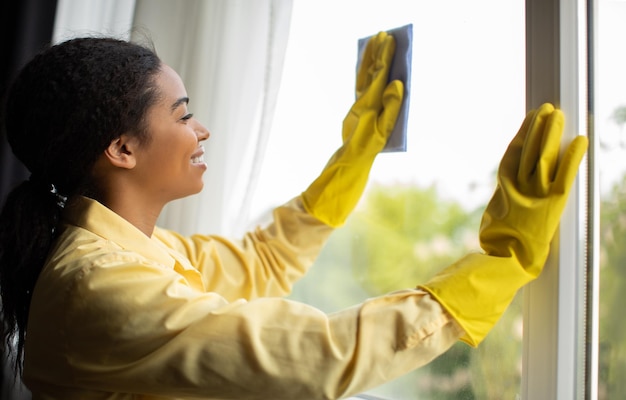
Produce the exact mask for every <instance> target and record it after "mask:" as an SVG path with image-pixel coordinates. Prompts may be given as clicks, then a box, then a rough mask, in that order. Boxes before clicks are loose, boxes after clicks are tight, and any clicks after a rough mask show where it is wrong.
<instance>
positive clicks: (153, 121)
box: [135, 64, 210, 203]
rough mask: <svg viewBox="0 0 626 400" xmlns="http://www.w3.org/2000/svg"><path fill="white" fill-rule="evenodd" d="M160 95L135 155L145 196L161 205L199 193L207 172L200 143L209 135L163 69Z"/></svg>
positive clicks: (182, 88) (159, 77)
mask: <svg viewBox="0 0 626 400" xmlns="http://www.w3.org/2000/svg"><path fill="white" fill-rule="evenodd" d="M156 85H157V88H158V90H159V92H160V96H159V97H158V100H157V102H156V103H155V105H153V106H152V107H151V108H150V109H149V111H148V113H147V127H148V136H149V140H148V141H147V143H145V144H144V145H143V146H142V147H141V148H140V149H139V151H138V152H137V153H136V159H137V164H136V167H135V168H136V172H137V173H139V174H140V180H139V182H141V185H142V186H143V185H145V188H144V189H146V194H147V195H149V196H156V197H155V198H153V199H155V200H159V201H163V202H164V203H166V202H168V201H171V200H174V199H177V198H181V197H185V196H188V195H190V194H194V193H197V192H199V191H200V190H201V189H202V187H203V181H202V174H203V173H204V171H206V169H207V165H206V163H205V162H204V159H203V155H204V148H203V147H202V146H201V144H200V143H201V141H203V140H206V139H208V137H209V135H210V134H209V131H208V130H207V129H206V128H205V127H204V126H202V124H200V122H198V121H197V120H196V119H195V118H193V116H192V115H191V114H190V112H189V110H188V108H187V104H188V102H189V99H188V97H187V91H186V90H185V86H184V85H183V82H182V80H181V79H180V77H179V76H178V74H177V73H176V72H175V71H174V70H173V69H172V68H170V67H169V66H167V65H165V64H164V65H163V66H162V68H161V72H159V73H158V74H157V76H156Z"/></svg>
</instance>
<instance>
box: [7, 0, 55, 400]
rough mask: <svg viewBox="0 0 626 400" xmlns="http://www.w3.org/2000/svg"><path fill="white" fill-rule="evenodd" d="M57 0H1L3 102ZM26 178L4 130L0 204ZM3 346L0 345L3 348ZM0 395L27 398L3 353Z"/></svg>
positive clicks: (44, 40) (46, 38)
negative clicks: (14, 379) (15, 381)
mask: <svg viewBox="0 0 626 400" xmlns="http://www.w3.org/2000/svg"><path fill="white" fill-rule="evenodd" d="M56 6H57V1H56V0H2V6H1V7H2V8H1V9H0V29H1V32H2V34H1V35H0V60H1V62H0V64H1V65H2V67H1V68H2V69H1V77H0V79H1V80H0V85H2V86H0V90H1V93H2V101H3V103H4V98H5V94H6V91H7V88H8V87H9V85H10V82H11V80H12V79H13V78H14V77H15V75H16V73H17V71H18V70H19V69H20V68H21V67H22V66H23V65H24V64H25V63H26V62H27V61H28V60H29V59H30V58H32V57H33V56H34V55H35V54H36V53H37V52H39V50H41V49H42V48H43V47H45V46H47V45H48V44H49V43H50V42H51V40H52V30H53V27H54V16H55V13H56ZM27 177H28V171H27V170H26V168H24V166H23V165H22V164H21V163H20V162H19V161H18V160H17V159H16V158H15V157H14V156H13V153H12V152H11V149H10V148H9V146H8V143H7V140H6V135H5V134H4V129H2V135H1V140H0V204H4V201H5V199H6V196H7V195H8V193H9V192H10V191H11V189H12V188H13V187H14V186H15V185H16V184H18V183H19V182H21V181H22V180H24V179H25V178H27ZM3 347H4V346H0V349H2V348H3ZM0 366H3V368H2V374H1V375H0V379H1V380H0V398H2V399H3V400H5V399H6V400H23V399H30V394H29V393H28V391H27V390H26V389H24V388H22V387H21V385H20V383H19V382H18V383H14V382H13V370H12V368H10V363H9V362H7V360H6V356H5V355H4V354H2V362H0Z"/></svg>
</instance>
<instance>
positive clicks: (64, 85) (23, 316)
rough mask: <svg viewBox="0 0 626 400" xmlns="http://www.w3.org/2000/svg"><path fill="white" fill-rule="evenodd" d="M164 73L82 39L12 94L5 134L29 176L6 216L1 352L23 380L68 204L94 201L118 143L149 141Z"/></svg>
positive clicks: (117, 47) (146, 60) (123, 49)
mask: <svg viewBox="0 0 626 400" xmlns="http://www.w3.org/2000/svg"><path fill="white" fill-rule="evenodd" d="M160 68H161V61H160V59H159V58H158V56H157V55H156V54H155V52H154V51H153V50H152V49H149V48H146V47H144V46H141V45H138V44H134V43H130V42H126V41H122V40H117V39H113V38H78V39H72V40H69V41H66V42H63V43H60V44H58V45H55V46H52V47H49V48H48V49H46V50H44V51H43V52H41V53H40V54H38V55H37V56H35V57H34V58H33V59H32V60H31V61H30V62H29V63H28V64H26V66H25V67H24V68H23V69H22V70H21V71H20V73H19V74H18V76H17V77H16V79H15V80H14V82H13V84H12V86H11V87H10V89H9V91H8V94H7V98H6V104H5V110H4V112H3V115H4V121H3V129H5V133H6V137H7V139H8V142H9V144H10V146H11V149H12V151H13V153H14V154H15V155H16V157H17V158H18V159H19V160H20V161H21V162H22V163H24V165H25V166H26V168H28V170H29V171H30V172H31V178H30V179H29V180H27V181H24V182H22V183H21V184H19V185H18V186H17V187H16V188H14V189H13V191H12V192H11V193H10V194H9V196H8V197H7V200H6V202H5V204H4V206H3V208H2V211H1V213H0V295H1V296H2V312H1V314H0V315H1V323H0V334H2V337H3V338H4V341H0V343H5V345H6V348H5V354H9V353H10V352H11V351H12V350H13V351H12V354H13V355H14V362H15V366H16V373H17V372H18V371H21V366H22V360H23V348H24V340H25V337H26V325H27V321H28V310H29V306H30V300H31V294H32V291H33V288H34V285H35V282H36V280H37V278H38V276H39V273H40V271H41V269H42V267H43V265H44V263H45V261H46V258H47V256H48V253H49V252H50V248H51V247H52V244H53V242H54V240H55V237H56V235H57V234H58V230H57V224H58V221H59V218H60V215H61V211H62V205H63V202H62V201H60V199H62V197H61V195H62V196H63V197H70V198H71V197H72V196H75V195H80V194H89V193H91V192H94V191H97V188H94V183H93V181H94V180H93V179H92V174H91V171H92V169H93V166H94V164H95V162H96V160H97V159H98V157H99V156H100V155H101V154H102V153H103V151H104V150H105V149H106V147H107V146H108V145H109V143H111V141H113V140H115V139H116V138H118V137H119V136H120V135H122V134H130V135H137V137H139V138H140V140H141V141H142V142H144V143H145V142H147V141H149V137H148V134H147V132H146V121H145V116H146V113H147V111H148V109H149V108H150V106H151V105H153V104H154V103H155V102H156V101H157V99H158V96H159V92H158V90H157V88H156V86H155V77H156V74H157V73H158V72H159V71H160ZM51 189H53V190H51ZM51 191H52V192H56V193H51ZM14 342H17V347H16V348H15V349H13V347H14V346H13V345H12V344H13V343H14Z"/></svg>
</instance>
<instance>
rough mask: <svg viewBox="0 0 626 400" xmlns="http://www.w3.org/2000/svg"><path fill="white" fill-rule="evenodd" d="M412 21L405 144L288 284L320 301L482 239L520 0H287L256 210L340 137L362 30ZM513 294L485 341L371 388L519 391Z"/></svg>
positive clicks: (433, 266)
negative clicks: (303, 272)
mask: <svg viewBox="0 0 626 400" xmlns="http://www.w3.org/2000/svg"><path fill="white" fill-rule="evenodd" d="M329 10H330V11H331V12H329ZM408 23H412V24H413V37H414V40H413V41H414V44H413V68H412V87H411V90H412V94H411V111H410V114H409V134H408V139H407V142H408V151H407V152H406V153H383V154H380V155H379V156H378V158H377V160H376V162H375V164H374V167H373V169H372V173H371V176H370V185H369V186H368V188H367V190H366V193H365V195H364V197H363V199H362V202H361V203H360V205H359V207H358V208H357V210H356V211H355V213H354V214H353V215H352V216H351V218H350V219H349V221H348V223H347V224H346V225H345V226H344V227H343V228H342V229H341V230H338V231H336V232H335V233H334V234H333V236H332V238H331V240H330V242H329V243H328V245H327V246H326V248H325V250H324V251H323V253H322V254H321V256H320V258H319V260H318V262H317V263H316V265H315V266H314V267H313V269H312V271H311V272H310V273H309V275H307V277H306V278H305V279H304V280H303V281H301V282H299V283H298V284H297V285H296V288H295V290H294V294H293V297H294V298H296V299H298V300H302V301H305V302H308V303H311V304H314V305H316V306H318V307H319V308H321V309H322V310H325V311H328V312H331V311H333V310H337V309H340V308H344V307H348V306H351V305H353V304H355V303H357V302H360V301H362V300H364V299H365V298H367V297H370V296H373V295H378V294H383V293H387V292H389V291H392V290H395V289H399V288H406V287H413V286H415V285H417V284H418V283H422V282H424V281H425V280H426V279H427V278H428V277H429V276H431V275H432V274H434V273H435V272H436V271H438V270H439V269H441V268H443V267H445V266H446V265H448V264H450V263H452V262H453V261H455V260H456V259H458V258H459V257H461V256H462V255H463V254H465V253H467V252H468V251H471V250H475V249H477V248H478V243H477V232H478V224H479V222H480V216H481V215H482V210H483V209H484V206H485V205H486V203H487V201H488V200H489V198H490V196H491V194H492V192H493V189H494V187H495V171H496V169H497V166H498V163H499V161H500V157H501V155H502V154H503V153H504V150H505V149H506V146H507V145H508V143H509V141H510V140H511V139H512V137H513V136H514V135H515V133H516V132H517V130H518V128H519V125H520V124H521V122H522V119H523V117H524V115H525V101H526V100H525V94H524V93H525V72H524V71H525V62H524V60H525V57H524V54H525V36H524V3H523V1H520V0H518V1H512V2H502V1H499V0H481V1H476V2H466V1H461V0H457V1H452V2H414V1H411V0H405V1H388V2H387V1H386V2H380V1H362V0H356V1H342V2H333V1H321V2H320V1H318V2H295V3H294V8H293V15H292V22H291V32H290V38H289V40H290V42H289V47H288V50H287V58H286V64H285V69H284V76H283V81H282V86H281V93H280V95H279V99H278V106H277V107H278V108H277V115H276V116H275V120H274V127H273V133H272V137H270V142H269V144H268V153H267V154H266V156H265V160H266V163H265V165H264V166H263V169H262V171H261V178H260V179H261V181H260V182H259V185H258V187H259V188H270V187H271V188H272V190H271V191H267V190H265V191H263V192H259V193H257V198H256V199H255V201H253V204H254V205H255V206H257V207H258V210H257V213H260V212H263V210H264V209H270V208H271V207H273V206H275V205H278V204H280V203H281V202H282V201H284V200H285V199H286V198H288V196H292V195H294V194H297V193H299V192H301V191H302V190H304V189H306V187H307V186H308V184H309V182H311V181H312V180H313V179H314V178H315V177H316V176H317V174H318V173H319V172H320V171H321V169H322V167H323V166H324V165H325V163H326V161H327V160H328V158H329V157H330V156H331V154H332V153H333V152H334V151H335V149H336V148H338V147H339V145H340V140H341V121H342V120H343V117H344V116H345V114H346V113H347V112H348V109H349V108H350V106H351V105H352V102H353V100H354V79H355V64H356V55H357V39H358V38H361V37H366V36H370V35H372V34H374V33H376V32H377V31H379V30H387V29H392V28H396V27H399V26H403V25H406V24H408ZM537 105H538V104H537ZM365 248H367V251H365V250H364V249H365ZM521 308H522V301H521V296H519V298H518V299H517V300H516V301H515V303H514V304H513V305H512V306H511V308H510V310H509V311H508V312H507V313H506V315H505V316H504V317H503V318H502V320H501V321H500V322H499V323H498V325H497V327H496V328H495V329H494V331H493V332H492V333H491V334H490V335H489V337H488V339H487V340H486V341H485V342H484V343H483V344H482V345H481V346H480V348H478V349H475V350H474V349H470V348H469V347H468V346H466V345H465V344H461V343H459V344H457V345H455V346H454V347H453V348H452V349H451V350H450V351H449V352H447V353H446V354H444V355H443V356H442V357H440V358H438V359H437V360H436V361H435V362H433V363H432V364H430V365H429V366H426V367H424V368H421V369H419V370H418V371H415V372H414V373H411V374H409V375H408V376H406V377H404V378H400V379H398V380H397V381H394V382H392V383H390V384H388V385H386V386H383V387H381V388H378V389H375V390H374V391H372V392H371V394H374V395H376V396H380V397H383V398H389V399H391V398H393V399H417V398H419V399H425V398H438V399H490V398H498V399H500V398H510V399H514V398H516V396H518V395H519V393H520V385H521V372H522V311H521Z"/></svg>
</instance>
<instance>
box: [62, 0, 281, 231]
mask: <svg viewBox="0 0 626 400" xmlns="http://www.w3.org/2000/svg"><path fill="white" fill-rule="evenodd" d="M292 1H293V0H255V1H249V0H60V1H59V5H58V10H57V26H56V27H55V39H56V41H59V40H62V39H66V38H69V37H74V36H80V35H84V34H88V35H97V34H99V35H113V36H116V37H121V38H128V37H129V35H131V36H132V37H131V38H132V39H133V40H137V41H140V42H145V41H146V40H148V41H151V42H152V43H153V44H154V47H155V49H156V51H157V53H158V54H159V56H160V57H161V59H162V60H163V61H164V62H165V63H166V64H168V65H170V66H171V67H172V68H174V69H175V70H176V71H177V72H178V73H179V74H180V76H181V77H182V79H183V81H184V82H185V86H186V88H187V92H188V94H189V97H190V98H191V102H190V107H189V108H190V110H191V111H192V112H193V113H194V115H195V116H196V117H197V118H198V119H199V120H200V121H201V122H202V123H203V124H204V125H205V126H206V127H207V128H208V129H209V131H210V132H211V138H210V139H209V140H208V141H207V142H206V143H205V149H206V154H205V161H206V162H207V164H208V165H209V168H208V171H207V172H206V173H205V187H204V190H203V191H202V193H200V194H198V195H195V196H192V197H189V198H186V199H181V200H178V201H175V202H173V203H171V204H169V205H168V206H167V207H166V208H165V210H164V211H163V213H162V215H161V218H160V220H159V224H160V225H161V226H164V227H167V228H171V229H175V230H177V231H179V232H182V233H192V232H206V233H219V234H224V235H230V234H239V233H241V232H242V231H243V230H244V229H245V228H246V227H247V224H248V219H249V215H248V214H249V208H250V207H249V205H250V204H249V203H250V199H251V197H252V194H253V192H254V190H255V188H256V181H257V175H258V171H259V168H260V165H261V161H262V158H263V153H264V151H265V147H266V143H267V137H268V135H269V131H270V127H271V121H272V115H273V111H274V107H275V102H276V96H277V92H278V87H279V83H280V77H281V74H282V66H283V61H284V55H285V49H286V45H287V37H288V34H289V23H290V19H291V9H292ZM131 32H132V33H131ZM286 200H287V199H286Z"/></svg>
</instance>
